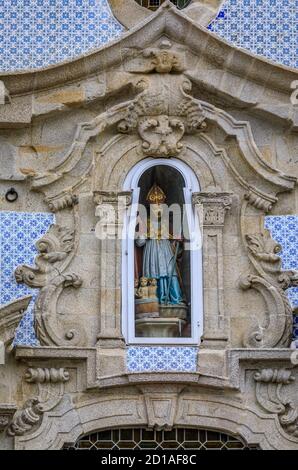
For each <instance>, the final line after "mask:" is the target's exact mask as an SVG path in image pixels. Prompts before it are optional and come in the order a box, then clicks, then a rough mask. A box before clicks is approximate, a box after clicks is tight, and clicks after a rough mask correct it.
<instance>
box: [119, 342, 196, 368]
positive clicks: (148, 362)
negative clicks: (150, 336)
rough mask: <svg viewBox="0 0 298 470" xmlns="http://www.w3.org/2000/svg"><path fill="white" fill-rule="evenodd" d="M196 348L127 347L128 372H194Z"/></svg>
mask: <svg viewBox="0 0 298 470" xmlns="http://www.w3.org/2000/svg"><path fill="white" fill-rule="evenodd" d="M197 356H198V348H196V347H193V346H129V347H128V349H127V370H128V371H129V372H195V371H196V370H197Z"/></svg>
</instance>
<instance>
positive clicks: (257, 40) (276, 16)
mask: <svg viewBox="0 0 298 470" xmlns="http://www.w3.org/2000/svg"><path fill="white" fill-rule="evenodd" d="M209 29H210V30H211V31H214V32H215V33H216V34H218V35H219V36H221V37H223V38H224V39H226V40H227V41H230V42H231V43H233V44H234V45H236V46H239V47H243V48H245V49H248V50H250V51H251V52H254V53H255V54H258V55H261V56H265V57H267V58H269V59H271V60H274V61H276V62H279V63H281V64H284V65H287V66H290V67H295V68H298V41H297V36H298V34H297V33H298V0H226V1H225V2H224V3H223V5H222V7H221V9H220V11H219V13H218V15H217V18H216V19H215V20H214V21H213V22H212V23H211V24H210V25H209Z"/></svg>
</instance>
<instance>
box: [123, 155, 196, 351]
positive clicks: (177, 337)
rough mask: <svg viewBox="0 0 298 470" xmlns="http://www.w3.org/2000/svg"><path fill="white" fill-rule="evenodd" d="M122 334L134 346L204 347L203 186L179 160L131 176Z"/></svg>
mask: <svg viewBox="0 0 298 470" xmlns="http://www.w3.org/2000/svg"><path fill="white" fill-rule="evenodd" d="M123 189H124V191H132V204H131V206H130V207H129V208H128V209H127V214H126V217H125V220H124V235H123V249H122V322H123V323H122V330H123V333H124V336H125V338H126V340H127V342H128V343H129V344H133V343H137V344H151V343H152V344H198V341H199V338H200V336H201V334H202V328H203V324H202V323H203V314H202V312H203V298H202V296H203V294H202V253H201V234H200V227H199V221H198V217H197V214H196V213H195V211H194V209H193V206H192V194H193V192H197V191H199V189H200V188H199V182H198V180H197V178H196V177H195V175H194V173H193V172H192V170H191V169H190V168H189V167H188V166H187V165H186V164H184V163H183V162H180V161H179V160H176V159H170V160H165V159H152V158H148V159H146V160H143V161H142V162H140V163H138V164H137V165H136V166H135V167H134V168H133V169H132V170H131V171H130V172H129V174H128V176H127V178H126V180H125V183H124V188H123Z"/></svg>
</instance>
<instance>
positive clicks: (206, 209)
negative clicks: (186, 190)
mask: <svg viewBox="0 0 298 470" xmlns="http://www.w3.org/2000/svg"><path fill="white" fill-rule="evenodd" d="M192 202H193V204H194V205H197V206H200V207H201V209H202V217H203V225H206V226H208V225H213V226H221V225H224V222H225V214H226V211H228V210H230V209H231V207H232V193H228V192H220V191H215V190H214V191H210V192H200V193H193V196H192Z"/></svg>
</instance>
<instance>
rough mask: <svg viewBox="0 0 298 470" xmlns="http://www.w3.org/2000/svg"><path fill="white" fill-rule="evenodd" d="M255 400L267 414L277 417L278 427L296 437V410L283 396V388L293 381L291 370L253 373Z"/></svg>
mask: <svg viewBox="0 0 298 470" xmlns="http://www.w3.org/2000/svg"><path fill="white" fill-rule="evenodd" d="M254 380H255V382H256V399H257V402H258V403H259V405H260V406H261V407H262V408H263V409H264V410H265V411H267V412H269V413H275V414H277V415H278V419H279V422H280V425H281V426H282V427H283V429H284V430H285V431H286V432H287V433H288V434H290V435H292V436H294V437H298V409H297V407H296V406H295V404H294V403H293V400H291V399H290V398H288V397H286V396H285V395H284V394H283V388H284V387H285V386H287V385H289V384H291V383H292V382H294V381H295V377H294V375H293V373H292V371H291V370H288V369H262V370H260V371H258V372H256V373H255V375H254Z"/></svg>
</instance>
